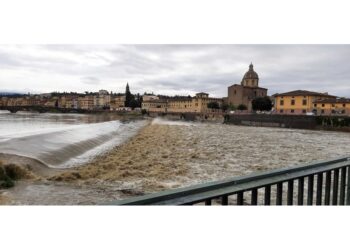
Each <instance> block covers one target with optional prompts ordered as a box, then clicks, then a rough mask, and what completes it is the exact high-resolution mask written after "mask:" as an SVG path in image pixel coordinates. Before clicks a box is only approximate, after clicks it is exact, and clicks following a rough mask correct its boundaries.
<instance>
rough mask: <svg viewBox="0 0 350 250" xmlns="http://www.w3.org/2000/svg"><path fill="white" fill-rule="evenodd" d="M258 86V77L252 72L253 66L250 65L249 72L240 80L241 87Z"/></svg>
mask: <svg viewBox="0 0 350 250" xmlns="http://www.w3.org/2000/svg"><path fill="white" fill-rule="evenodd" d="M258 84H259V76H258V74H257V73H256V72H255V71H254V66H253V64H252V63H251V64H250V65H249V70H248V71H247V72H246V73H245V74H244V76H243V79H242V85H243V86H248V87H257V86H258Z"/></svg>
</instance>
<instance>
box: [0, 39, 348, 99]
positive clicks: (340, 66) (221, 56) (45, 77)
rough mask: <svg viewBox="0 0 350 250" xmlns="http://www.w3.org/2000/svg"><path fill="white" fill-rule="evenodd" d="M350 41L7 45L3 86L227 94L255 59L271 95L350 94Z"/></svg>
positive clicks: (1, 57) (0, 70)
mask: <svg viewBox="0 0 350 250" xmlns="http://www.w3.org/2000/svg"><path fill="white" fill-rule="evenodd" d="M349 56H350V47H349V45H1V46H0V83H1V85H0V91H10V92H12V91H15V92H21V93H27V92H31V93H45V92H53V91H59V92H63V91H68V92H70V91H74V92H84V91H98V90H99V89H106V90H108V91H113V92H124V90H125V84H126V82H129V84H130V86H131V91H132V92H133V93H144V92H148V93H149V92H154V93H155V94H165V95H194V94H195V93H197V92H202V91H204V92H208V93H210V94H211V95H212V96H215V97H224V96H226V95H227V87H228V86H230V85H232V84H239V83H240V82H241V80H242V77H243V74H244V73H245V72H246V71H247V69H248V66H249V64H250V63H251V62H252V63H253V64H254V68H255V70H256V72H257V73H258V74H259V77H260V84H261V86H262V87H265V88H268V89H269V92H268V94H269V95H272V94H275V93H281V92H286V91H290V90H295V89H306V90H314V91H319V92H329V93H330V94H334V95H338V96H345V97H348V96H350V87H349V85H348V79H349V78H350V72H349V71H348V65H347V58H348V57H349Z"/></svg>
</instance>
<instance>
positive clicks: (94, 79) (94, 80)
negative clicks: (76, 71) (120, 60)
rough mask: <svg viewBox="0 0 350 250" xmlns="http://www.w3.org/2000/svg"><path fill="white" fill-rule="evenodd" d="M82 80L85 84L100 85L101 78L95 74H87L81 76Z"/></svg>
mask: <svg viewBox="0 0 350 250" xmlns="http://www.w3.org/2000/svg"><path fill="white" fill-rule="evenodd" d="M81 82H82V83H85V84H91V85H98V84H100V79H98V78H97V77H93V76H86V77H82V78H81Z"/></svg>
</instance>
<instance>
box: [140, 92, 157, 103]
mask: <svg viewBox="0 0 350 250" xmlns="http://www.w3.org/2000/svg"><path fill="white" fill-rule="evenodd" d="M158 99H159V97H158V96H156V95H149V94H146V95H143V96H142V101H144V102H148V101H150V100H158Z"/></svg>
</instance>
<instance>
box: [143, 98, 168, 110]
mask: <svg viewBox="0 0 350 250" xmlns="http://www.w3.org/2000/svg"><path fill="white" fill-rule="evenodd" d="M141 107H142V109H144V110H146V111H148V112H155V113H167V111H168V100H167V99H152V100H148V101H144V100H143V101H142V105H141Z"/></svg>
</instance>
